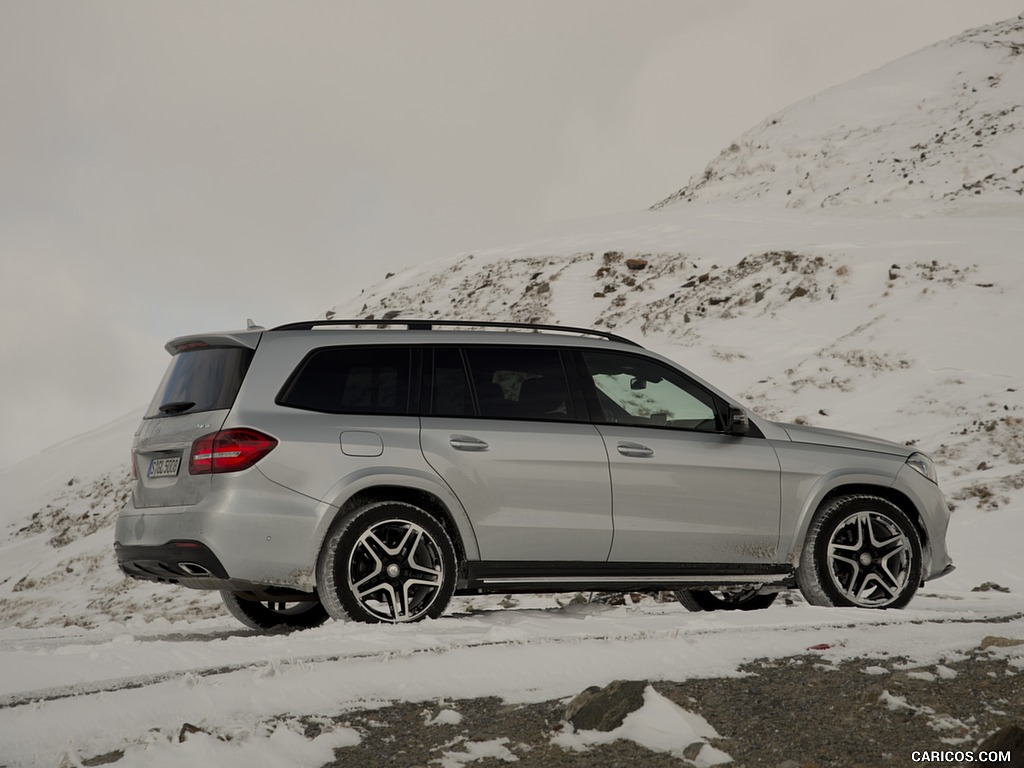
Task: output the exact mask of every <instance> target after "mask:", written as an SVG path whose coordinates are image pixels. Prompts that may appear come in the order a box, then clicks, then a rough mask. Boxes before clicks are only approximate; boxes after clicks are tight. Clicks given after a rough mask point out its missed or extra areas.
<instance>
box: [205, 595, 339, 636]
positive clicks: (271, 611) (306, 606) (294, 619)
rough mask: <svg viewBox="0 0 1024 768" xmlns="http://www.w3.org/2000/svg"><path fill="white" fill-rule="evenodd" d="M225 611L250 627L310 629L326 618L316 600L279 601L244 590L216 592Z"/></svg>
mask: <svg viewBox="0 0 1024 768" xmlns="http://www.w3.org/2000/svg"><path fill="white" fill-rule="evenodd" d="M220 597H221V600H223V601H224V605H225V606H226V607H227V609H228V611H229V612H230V613H231V615H232V616H234V617H235V618H236V619H238V620H239V621H240V622H242V623H243V624H245V626H247V627H249V628H250V629H258V630H260V631H263V632H266V631H270V630H289V631H290V630H294V629H311V628H312V627H319V626H320V625H321V624H323V623H324V622H325V621H327V619H328V618H330V617H329V616H328V615H327V611H326V610H325V609H324V607H323V605H322V604H321V603H320V601H319V600H315V599H314V600H311V601H306V602H301V603H300V602H281V601H268V600H259V599H258V598H256V596H255V595H250V594H249V593H246V592H229V591H227V590H223V591H222V592H221V593H220Z"/></svg>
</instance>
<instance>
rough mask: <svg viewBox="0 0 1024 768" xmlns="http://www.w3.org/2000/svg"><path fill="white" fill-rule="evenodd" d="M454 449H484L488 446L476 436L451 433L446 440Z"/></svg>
mask: <svg viewBox="0 0 1024 768" xmlns="http://www.w3.org/2000/svg"><path fill="white" fill-rule="evenodd" d="M448 442H449V443H450V444H451V446H452V448H454V449H455V450H456V451H486V450H487V449H488V448H490V446H489V445H488V444H487V443H485V442H484V441H483V440H481V439H480V438H478V437H469V436H468V435H452V439H451V440H449V441H448Z"/></svg>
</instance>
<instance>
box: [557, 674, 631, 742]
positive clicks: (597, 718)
mask: <svg viewBox="0 0 1024 768" xmlns="http://www.w3.org/2000/svg"><path fill="white" fill-rule="evenodd" d="M647 685H648V683H647V681H646V680H615V681H613V682H611V683H609V684H608V685H606V686H605V687H604V688H598V687H597V686H596V685H592V686H590V687H589V688H587V689H586V690H585V691H583V692H582V693H581V694H579V695H578V696H577V697H576V698H574V699H573V700H572V701H570V702H569V704H568V706H566V708H565V719H566V720H568V721H569V722H570V723H572V724H573V727H575V728H576V729H577V730H580V731H614V730H615V729H616V728H618V727H619V726H620V725H622V721H623V720H625V719H626V716H627V715H628V714H629V713H630V712H635V711H636V710H638V709H640V707H642V706H643V704H644V691H645V690H646V689H647Z"/></svg>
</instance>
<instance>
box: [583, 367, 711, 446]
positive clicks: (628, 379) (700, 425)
mask: <svg viewBox="0 0 1024 768" xmlns="http://www.w3.org/2000/svg"><path fill="white" fill-rule="evenodd" d="M583 361H584V365H585V366H586V371H587V373H588V375H589V376H590V378H591V379H592V381H593V383H594V389H595V391H596V396H597V401H598V405H599V407H600V413H601V422H602V423H605V424H630V425H635V426H643V427H673V428H676V429H691V430H697V431H700V432H714V431H716V430H717V429H718V424H717V421H716V418H715V401H714V397H713V396H712V395H711V394H710V393H709V392H705V391H704V390H703V389H701V388H700V387H698V386H697V385H696V384H694V383H693V382H692V381H690V380H689V379H687V378H686V377H685V376H683V375H682V374H681V373H680V372H679V371H676V370H673V369H672V368H669V367H667V366H664V365H661V364H660V363H658V362H656V361H653V360H648V359H647V358H643V357H637V356H634V355H624V354H621V353H618V352H590V351H587V352H583Z"/></svg>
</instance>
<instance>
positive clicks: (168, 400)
mask: <svg viewBox="0 0 1024 768" xmlns="http://www.w3.org/2000/svg"><path fill="white" fill-rule="evenodd" d="M253 354H254V353H253V350H251V349H247V348H245V347H201V348H198V349H190V350H187V351H185V352H179V353H178V354H176V355H175V356H174V357H173V358H171V364H170V365H169V366H167V372H166V373H165V374H164V378H163V381H161V382H160V386H159V387H158V388H157V390H156V395H155V396H154V397H153V402H152V403H150V405H149V408H148V409H147V411H146V415H145V418H147V419H154V418H159V417H162V416H176V415H178V414H179V413H199V412H201V411H219V410H223V409H226V408H230V407H231V404H232V403H234V401H235V395H237V394H238V390H239V388H240V387H241V386H242V379H244V378H245V372H246V371H247V370H249V363H251V362H252V358H253Z"/></svg>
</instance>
